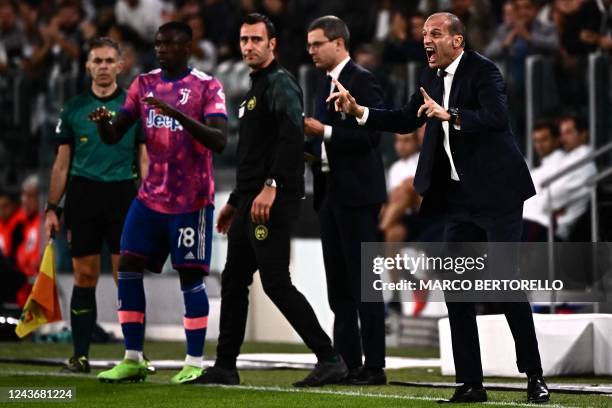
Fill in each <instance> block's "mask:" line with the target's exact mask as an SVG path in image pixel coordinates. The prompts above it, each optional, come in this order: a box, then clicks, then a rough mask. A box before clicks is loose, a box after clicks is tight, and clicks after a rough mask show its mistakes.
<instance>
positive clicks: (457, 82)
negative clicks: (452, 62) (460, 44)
mask: <svg viewBox="0 0 612 408" xmlns="http://www.w3.org/2000/svg"><path fill="white" fill-rule="evenodd" d="M467 59H468V52H467V51H464V52H463V56H462V57H461V60H460V61H459V66H458V67H457V70H456V71H455V76H454V78H453V84H452V85H451V90H450V96H449V99H448V107H449V108H452V107H456V106H457V98H458V95H459V89H461V83H462V82H461V79H462V77H463V76H464V74H465V70H466V65H467Z"/></svg>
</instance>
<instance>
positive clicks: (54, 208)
mask: <svg viewBox="0 0 612 408" xmlns="http://www.w3.org/2000/svg"><path fill="white" fill-rule="evenodd" d="M58 210H59V205H57V204H51V203H49V202H47V206H46V207H45V214H46V213H48V212H49V211H53V212H54V213H55V214H57V212H58Z"/></svg>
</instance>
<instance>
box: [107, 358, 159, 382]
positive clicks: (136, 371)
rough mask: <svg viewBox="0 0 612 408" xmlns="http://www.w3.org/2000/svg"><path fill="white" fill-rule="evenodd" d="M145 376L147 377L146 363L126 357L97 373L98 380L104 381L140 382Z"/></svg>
mask: <svg viewBox="0 0 612 408" xmlns="http://www.w3.org/2000/svg"><path fill="white" fill-rule="evenodd" d="M145 378H147V365H146V363H145V362H144V361H142V362H138V361H134V360H128V359H125V360H123V361H122V362H120V363H119V364H117V365H116V366H114V367H113V368H111V369H110V370H106V371H102V372H101V373H100V374H98V380H100V382H105V383H122V382H140V381H144V380H145Z"/></svg>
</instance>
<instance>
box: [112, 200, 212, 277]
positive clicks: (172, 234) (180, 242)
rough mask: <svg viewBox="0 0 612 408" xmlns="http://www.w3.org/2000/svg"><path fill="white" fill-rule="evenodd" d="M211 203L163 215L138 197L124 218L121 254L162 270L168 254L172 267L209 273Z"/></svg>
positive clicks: (154, 269)
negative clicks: (192, 209) (194, 208)
mask: <svg viewBox="0 0 612 408" xmlns="http://www.w3.org/2000/svg"><path fill="white" fill-rule="evenodd" d="M213 211H214V206H213V205H212V204H211V205H208V206H206V207H204V208H202V209H200V210H199V211H194V212H191V213H184V214H164V213H160V212H157V211H154V210H152V209H150V208H149V207H147V206H145V205H144V204H143V203H142V202H140V201H139V200H138V199H135V200H134V201H132V206H131V207H130V210H129V212H128V214H127V217H126V218H125V223H124V225H123V233H122V234H121V254H130V255H134V256H138V257H142V258H146V261H147V264H146V265H147V269H149V270H150V271H152V272H157V273H159V272H161V270H162V267H163V266H164V262H165V261H166V258H167V257H168V254H170V257H171V260H172V266H173V267H174V269H178V268H197V269H202V270H203V272H204V273H206V274H207V273H208V271H209V268H210V253H211V246H212V233H213V230H212V225H213Z"/></svg>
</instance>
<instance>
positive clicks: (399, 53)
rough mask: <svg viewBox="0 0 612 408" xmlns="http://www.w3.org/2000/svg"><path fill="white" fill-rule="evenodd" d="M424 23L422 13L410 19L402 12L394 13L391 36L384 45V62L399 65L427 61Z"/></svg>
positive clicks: (392, 15)
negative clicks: (424, 45)
mask: <svg viewBox="0 0 612 408" xmlns="http://www.w3.org/2000/svg"><path fill="white" fill-rule="evenodd" d="M424 23H425V18H424V17H423V15H422V14H420V13H418V14H415V15H413V16H411V17H410V19H408V18H406V16H405V15H404V14H403V13H402V12H401V11H399V10H395V11H393V13H392V14H391V25H390V29H389V34H388V36H387V38H386V39H385V41H384V45H383V47H384V48H383V62H385V63H386V64H399V63H406V62H408V61H420V62H423V61H425V50H424V48H423V24H424Z"/></svg>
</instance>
